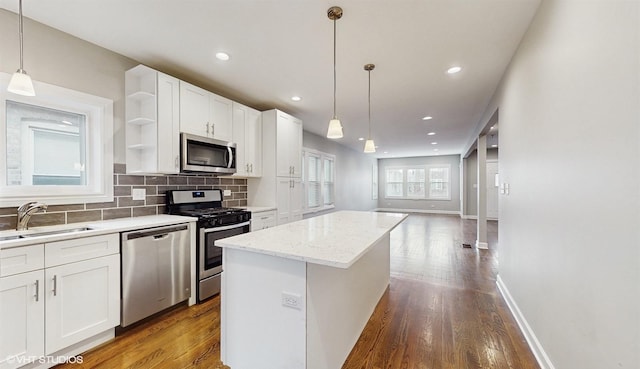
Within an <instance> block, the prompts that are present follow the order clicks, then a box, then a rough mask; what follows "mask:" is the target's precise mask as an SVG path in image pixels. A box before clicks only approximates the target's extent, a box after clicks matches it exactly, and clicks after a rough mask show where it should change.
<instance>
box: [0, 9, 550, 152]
mask: <svg viewBox="0 0 640 369" xmlns="http://www.w3.org/2000/svg"><path fill="white" fill-rule="evenodd" d="M539 2H540V0H474V1H470V0H464V1H463V0H458V1H456V0H422V1H417V0H416V1H408V0H406V1H404V0H400V1H363V0H359V1H354V0H342V1H330V2H329V1H317V0H316V1H312V0H278V1H275V0H225V1H222V0H182V1H176V0H25V1H24V2H23V12H24V15H25V17H29V18H32V19H34V20H37V21H39V22H41V23H44V24H47V25H49V26H51V27H54V28H57V29H59V30H62V31H64V32H67V33H70V34H72V35H75V36H77V37H79V38H82V39H84V40H87V41H90V42H92V43H95V44H97V45H100V46H102V47H105V48H107V49H110V50H113V51H115V52H118V53H120V54H123V55H126V56H128V57H130V58H133V59H135V60H138V61H140V62H141V63H143V64H147V65H149V66H151V67H154V68H156V69H159V70H161V71H164V72H166V73H168V74H172V75H175V76H176V77H178V78H182V79H185V80H188V81H190V82H192V83H194V84H197V85H200V86H202V87H205V88H208V89H210V90H212V91H213V92H216V93H219V94H221V95H223V96H227V97H229V98H232V99H234V100H237V101H240V102H243V103H245V104H247V105H250V106H253V107H255V108H257V109H260V110H266V109H271V108H274V107H277V108H279V109H281V110H284V111H286V112H288V113H290V114H292V115H295V116H298V117H299V118H301V119H302V120H303V121H304V129H305V130H307V131H311V132H314V133H317V134H319V135H325V134H326V129H327V124H328V121H329V119H330V118H331V116H332V112H333V106H332V104H333V95H332V93H333V64H332V62H333V23H332V21H331V20H329V19H328V18H327V15H326V12H327V9H328V8H329V7H331V6H333V5H337V6H340V7H342V8H343V10H344V15H343V17H342V19H340V20H338V21H337V110H338V117H339V118H340V119H341V121H342V124H343V126H344V133H345V137H344V138H342V139H340V140H339V142H340V143H342V144H344V145H348V146H351V147H353V148H354V149H357V150H362V147H363V145H364V142H359V141H358V137H366V136H367V72H365V71H364V69H363V67H364V65H365V64H367V63H373V64H375V65H376V68H375V70H374V71H372V72H371V84H372V86H371V104H372V106H371V114H372V136H373V138H374V140H375V142H376V145H378V146H379V149H378V152H377V153H376V154H374V155H375V156H377V157H393V156H395V157H404V156H422V155H434V154H441V155H444V154H460V153H462V151H463V150H464V149H465V147H464V146H465V144H466V143H467V141H468V140H469V139H470V135H471V133H472V131H473V129H474V128H475V126H476V125H477V123H478V120H479V119H480V117H481V115H482V113H483V112H484V109H485V107H486V105H487V103H488V101H489V99H490V98H491V96H492V94H493V92H494V90H495V88H496V86H497V85H498V83H499V81H500V78H501V77H502V75H503V73H504V70H505V68H506V66H507V64H508V63H509V61H510V59H511V57H512V55H513V53H514V51H515V49H516V48H517V46H518V43H519V42H520V39H521V38H522V35H523V34H524V32H525V30H526V28H527V27H528V25H529V22H530V20H531V18H532V17H533V14H534V13H535V11H536V9H537V7H538V5H539ZM17 3H18V0H0V7H2V8H5V9H8V10H11V11H14V12H15V11H17ZM27 38H28V30H27V29H25V40H26V39H27ZM25 42H26V41H25ZM218 51H225V52H227V53H229V54H230V55H231V59H230V60H229V61H227V62H221V61H219V60H217V59H215V57H214V54H215V53H216V52H218ZM453 65H459V66H461V67H462V68H463V70H462V72H460V73H458V74H456V75H447V74H446V70H447V68H449V67H450V66H453ZM293 95H299V96H301V97H302V99H303V100H302V101H300V102H293V101H291V100H290V98H291V96H293ZM426 115H430V116H432V117H433V119H432V120H429V121H423V120H422V119H421V118H422V117H424V116H426ZM428 132H436V135H435V136H427V133H428ZM431 142H437V145H432V144H431ZM436 148H437V149H438V151H437V152H436V151H434V149H436ZM384 151H387V152H388V153H387V154H384V153H383V152H384Z"/></svg>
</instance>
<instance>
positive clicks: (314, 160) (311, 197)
mask: <svg viewBox="0 0 640 369" xmlns="http://www.w3.org/2000/svg"><path fill="white" fill-rule="evenodd" d="M320 168H321V162H320V156H319V155H317V154H308V156H307V181H306V185H307V187H306V188H307V207H309V208H316V207H318V206H320V199H321V197H320V196H321V195H322V190H321V189H320Z"/></svg>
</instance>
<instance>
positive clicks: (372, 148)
mask: <svg viewBox="0 0 640 369" xmlns="http://www.w3.org/2000/svg"><path fill="white" fill-rule="evenodd" d="M375 67H376V66H375V65H374V64H366V65H365V66H364V70H366V71H367V72H368V73H369V136H367V141H366V142H365V143H364V152H365V153H367V154H370V153H373V152H376V144H375V143H373V139H372V138H371V71H372V70H373V68H375Z"/></svg>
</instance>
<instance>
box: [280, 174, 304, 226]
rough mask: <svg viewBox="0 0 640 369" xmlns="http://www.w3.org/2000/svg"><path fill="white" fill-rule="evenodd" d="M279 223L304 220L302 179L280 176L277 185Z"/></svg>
mask: <svg viewBox="0 0 640 369" xmlns="http://www.w3.org/2000/svg"><path fill="white" fill-rule="evenodd" d="M276 196H277V207H278V209H277V216H278V224H285V223H289V222H294V221H296V220H302V197H303V191H302V181H301V179H300V178H285V177H278V183H277V185H276Z"/></svg>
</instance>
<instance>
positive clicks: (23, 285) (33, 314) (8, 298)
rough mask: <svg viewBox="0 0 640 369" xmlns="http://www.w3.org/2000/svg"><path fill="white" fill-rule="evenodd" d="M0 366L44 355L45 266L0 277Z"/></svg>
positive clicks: (4, 367) (16, 364)
mask: <svg viewBox="0 0 640 369" xmlns="http://www.w3.org/2000/svg"><path fill="white" fill-rule="evenodd" d="M0 301H1V303H0V332H2V333H1V334H0V368H2V369H6V368H17V367H20V366H22V365H23V363H24V362H25V361H26V360H27V359H28V358H30V357H40V356H42V355H44V316H45V312H44V310H45V304H44V270H36V271H32V272H28V273H21V274H16V275H12V276H9V277H3V278H0Z"/></svg>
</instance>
